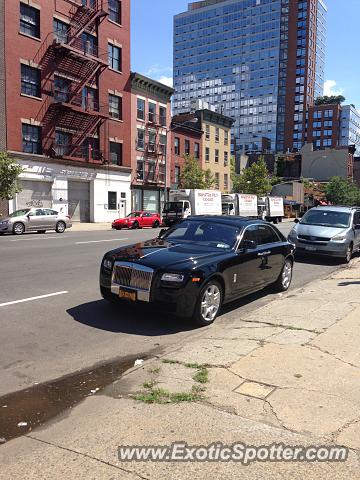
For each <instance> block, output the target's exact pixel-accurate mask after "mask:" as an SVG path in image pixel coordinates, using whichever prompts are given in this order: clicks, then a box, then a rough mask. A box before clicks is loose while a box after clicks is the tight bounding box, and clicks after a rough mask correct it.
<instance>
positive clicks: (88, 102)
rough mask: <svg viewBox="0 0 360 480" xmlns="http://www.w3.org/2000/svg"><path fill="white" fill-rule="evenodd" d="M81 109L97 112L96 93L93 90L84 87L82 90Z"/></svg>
mask: <svg viewBox="0 0 360 480" xmlns="http://www.w3.org/2000/svg"><path fill="white" fill-rule="evenodd" d="M82 108H83V109H84V110H95V111H99V101H98V91H97V90H96V89H95V88H91V87H84V88H83V90H82Z"/></svg>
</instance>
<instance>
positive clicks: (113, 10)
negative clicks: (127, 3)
mask: <svg viewBox="0 0 360 480" xmlns="http://www.w3.org/2000/svg"><path fill="white" fill-rule="evenodd" d="M108 5H109V19H110V20H112V21H113V22H116V23H119V24H121V1H120V0H108Z"/></svg>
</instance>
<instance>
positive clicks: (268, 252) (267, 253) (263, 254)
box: [258, 250, 271, 257]
mask: <svg viewBox="0 0 360 480" xmlns="http://www.w3.org/2000/svg"><path fill="white" fill-rule="evenodd" d="M267 255H271V250H267V251H266V252H259V253H258V257H266V256H267Z"/></svg>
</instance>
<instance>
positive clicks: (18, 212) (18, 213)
mask: <svg viewBox="0 0 360 480" xmlns="http://www.w3.org/2000/svg"><path fill="white" fill-rule="evenodd" d="M29 212H30V208H24V209H23V210H16V212H13V213H10V215H9V217H23V216H24V215H26V214H27V213H29Z"/></svg>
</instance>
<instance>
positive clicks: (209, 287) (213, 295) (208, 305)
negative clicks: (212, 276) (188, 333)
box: [193, 280, 223, 327]
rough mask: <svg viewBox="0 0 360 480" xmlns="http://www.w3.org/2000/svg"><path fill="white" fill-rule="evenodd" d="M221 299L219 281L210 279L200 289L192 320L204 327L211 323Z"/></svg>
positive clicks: (221, 292) (216, 313) (217, 311)
mask: <svg viewBox="0 0 360 480" xmlns="http://www.w3.org/2000/svg"><path fill="white" fill-rule="evenodd" d="M222 301H223V291H222V287H221V285H220V283H219V282H217V281H216V280H210V281H209V282H208V283H206V284H205V285H204V286H203V288H202V289H201V292H200V295H199V298H198V301H197V303H196V306H195V312H194V316H193V320H194V322H195V323H196V324H197V325H199V326H201V327H205V326H206V325H210V324H211V323H213V321H214V320H215V318H216V317H217V315H218V313H219V311H220V308H221V305H222Z"/></svg>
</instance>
